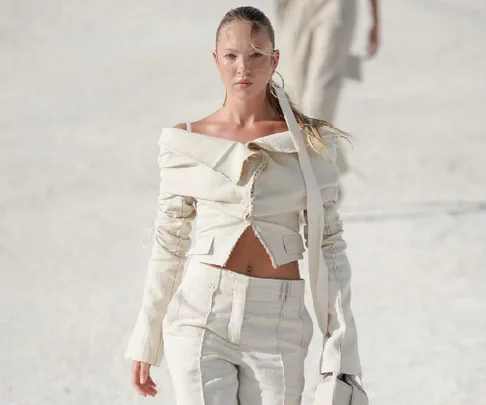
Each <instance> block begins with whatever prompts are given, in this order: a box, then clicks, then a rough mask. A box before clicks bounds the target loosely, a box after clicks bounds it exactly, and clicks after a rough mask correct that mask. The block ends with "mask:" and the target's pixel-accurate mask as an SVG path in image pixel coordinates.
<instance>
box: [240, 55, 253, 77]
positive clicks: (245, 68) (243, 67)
mask: <svg viewBox="0 0 486 405" xmlns="http://www.w3.org/2000/svg"><path fill="white" fill-rule="evenodd" d="M237 70H238V72H237V73H238V74H239V75H240V76H244V75H246V74H248V73H249V72H250V68H249V63H248V61H247V60H246V58H245V57H241V58H240V60H239V62H238V69H237Z"/></svg>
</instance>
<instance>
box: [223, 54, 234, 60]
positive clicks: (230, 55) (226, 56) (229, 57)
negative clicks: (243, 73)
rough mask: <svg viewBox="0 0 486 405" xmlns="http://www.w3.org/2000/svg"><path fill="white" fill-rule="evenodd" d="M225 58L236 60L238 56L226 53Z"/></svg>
mask: <svg viewBox="0 0 486 405" xmlns="http://www.w3.org/2000/svg"><path fill="white" fill-rule="evenodd" d="M224 57H225V58H227V59H234V58H236V55H235V54H234V53H226V54H225V55H224Z"/></svg>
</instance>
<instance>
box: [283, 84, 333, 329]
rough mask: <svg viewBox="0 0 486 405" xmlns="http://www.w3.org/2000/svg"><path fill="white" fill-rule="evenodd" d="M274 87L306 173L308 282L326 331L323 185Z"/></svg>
mask: <svg viewBox="0 0 486 405" xmlns="http://www.w3.org/2000/svg"><path fill="white" fill-rule="evenodd" d="M275 90H276V93H277V97H278V100H279V103H280V106H281V108H282V111H283V113H284V117H285V121H286V123H287V126H288V127H289V130H290V132H291V133H292V137H293V140H294V144H295V147H296V149H297V153H298V156H299V162H300V167H301V170H302V174H303V176H304V182H305V186H306V191H307V231H308V251H307V258H308V266H309V282H310V288H311V292H312V301H313V304H314V310H315V312H316V317H317V322H318V324H319V327H320V329H321V331H322V332H323V333H326V331H327V317H328V315H327V312H328V291H329V284H328V276H327V266H326V264H325V262H324V258H323V257H322V251H321V244H322V238H323V234H324V205H323V203H322V197H321V192H320V188H319V185H318V183H317V180H316V177H315V175H314V170H313V169H312V165H311V161H310V157H309V153H308V152H307V143H306V141H305V139H304V137H303V135H302V132H301V130H300V128H299V125H298V124H297V121H296V120H295V116H294V113H293V112H292V109H291V107H290V104H289V101H288V99H287V96H286V94H285V92H284V90H283V89H282V88H281V87H276V88H275ZM320 270H321V271H320Z"/></svg>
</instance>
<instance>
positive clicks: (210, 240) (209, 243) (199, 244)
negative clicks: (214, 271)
mask: <svg viewBox="0 0 486 405" xmlns="http://www.w3.org/2000/svg"><path fill="white" fill-rule="evenodd" d="M213 247H214V236H205V237H203V238H199V239H196V241H195V242H194V243H193V244H192V246H191V248H190V249H189V251H188V252H187V254H188V255H209V254H213Z"/></svg>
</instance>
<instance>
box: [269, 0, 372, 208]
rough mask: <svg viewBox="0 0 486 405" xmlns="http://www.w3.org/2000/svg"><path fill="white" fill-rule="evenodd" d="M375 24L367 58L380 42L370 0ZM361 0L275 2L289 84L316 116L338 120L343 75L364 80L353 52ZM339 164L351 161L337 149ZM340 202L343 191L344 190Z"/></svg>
mask: <svg viewBox="0 0 486 405" xmlns="http://www.w3.org/2000/svg"><path fill="white" fill-rule="evenodd" d="M369 2H370V6H371V13H372V25H371V29H370V31H369V39H368V49H367V56H368V57H369V58H371V57H373V56H374V55H375V54H376V52H377V50H378V45H379V42H380V41H379V35H380V34H379V32H380V19H379V10H378V0H369ZM356 3H357V0H305V1H303V0H276V23H277V24H276V25H277V29H278V30H279V36H280V38H282V39H281V41H280V49H281V50H283V52H282V55H288V56H289V57H288V58H287V59H285V57H284V58H282V62H281V71H282V73H283V77H284V78H285V79H286V81H287V83H286V84H287V85H290V86H287V88H288V89H289V91H290V94H291V96H292V98H293V100H294V102H295V103H296V105H298V106H299V107H300V109H301V110H302V111H303V112H304V113H305V114H307V115H309V116H311V117H316V118H319V119H322V120H325V121H328V122H330V123H333V122H334V118H335V112H336V106H337V102H338V99H339V93H340V91H341V87H342V82H343V77H345V76H346V75H349V76H351V77H354V78H359V76H360V73H359V70H360V69H359V62H360V60H359V58H357V57H352V56H350V55H349V51H350V48H351V44H352V40H353V36H354V31H355V25H356V9H357V4H356ZM337 165H338V168H339V170H340V171H341V173H342V174H343V173H345V172H346V171H347V169H348V165H347V162H346V159H345V157H344V156H343V153H342V150H341V148H338V156H337ZM339 199H340V200H342V191H341V190H340V197H339Z"/></svg>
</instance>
